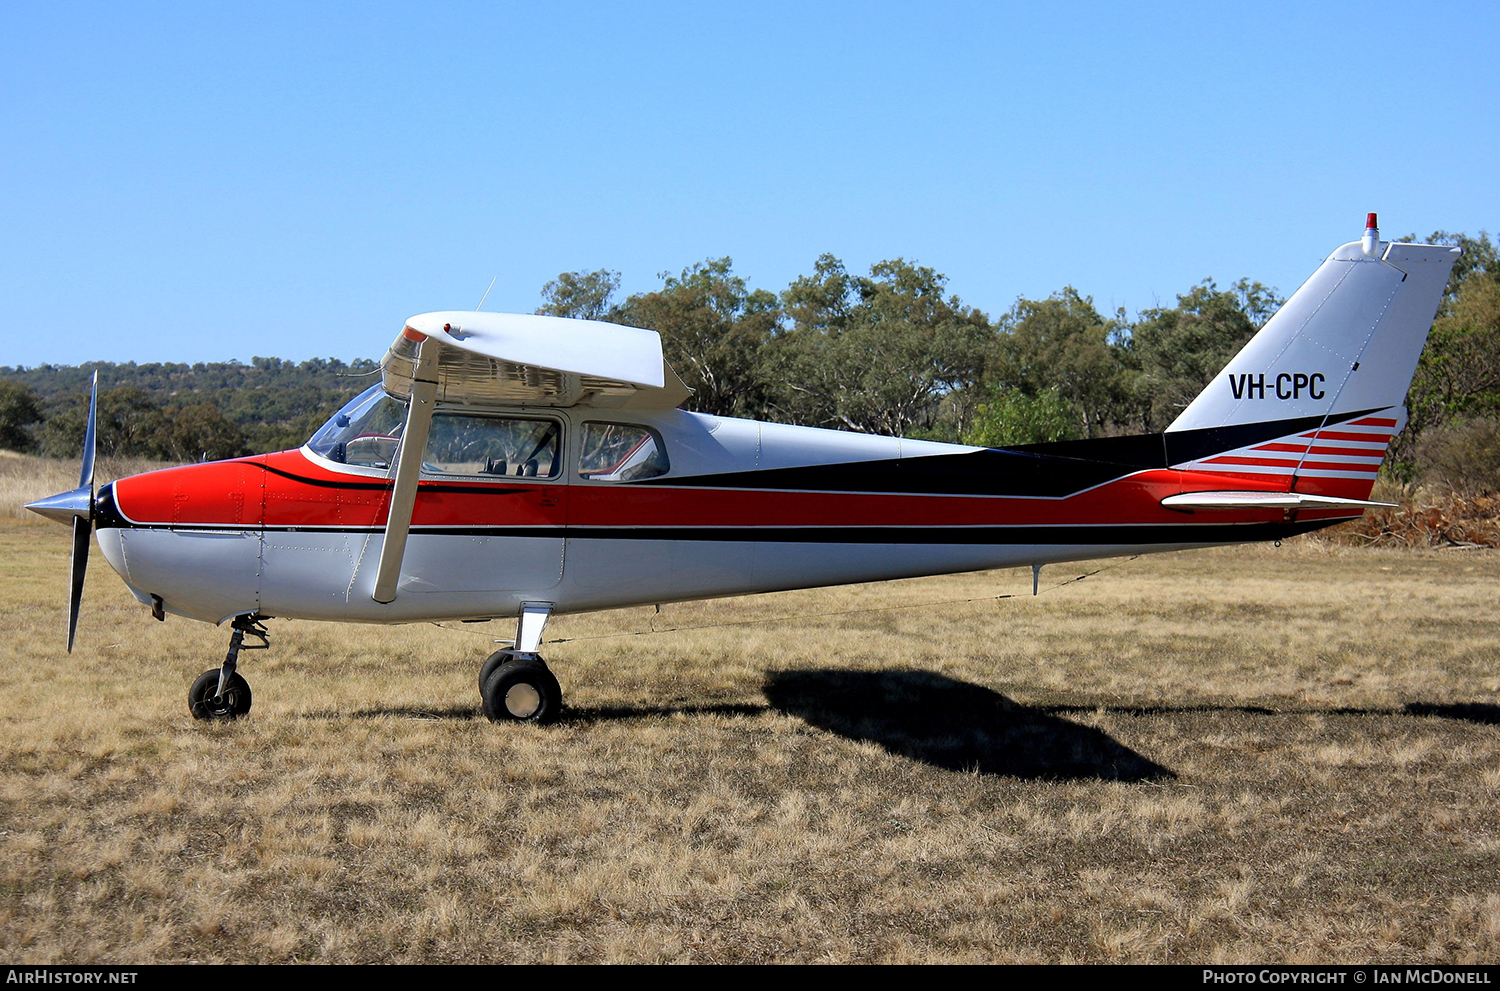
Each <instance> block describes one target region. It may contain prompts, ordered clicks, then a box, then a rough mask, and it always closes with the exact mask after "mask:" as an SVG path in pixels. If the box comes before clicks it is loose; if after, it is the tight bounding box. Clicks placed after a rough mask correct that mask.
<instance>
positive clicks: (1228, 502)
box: [1161, 492, 1396, 509]
mask: <svg viewBox="0 0 1500 991" xmlns="http://www.w3.org/2000/svg"><path fill="white" fill-rule="evenodd" d="M1161 504H1162V505H1163V506H1166V507H1167V508H1168V509H1372V508H1375V507H1378V506H1392V507H1393V506H1395V505H1396V504H1395V503H1392V502H1370V501H1369V500H1367V499H1339V498H1336V497H1334V496H1320V495H1304V494H1303V493H1301V492H1184V493H1183V494H1182V495H1174V496H1167V497H1166V498H1165V499H1163V500H1162V501H1161Z"/></svg>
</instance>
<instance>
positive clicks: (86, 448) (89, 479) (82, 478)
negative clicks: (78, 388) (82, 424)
mask: <svg viewBox="0 0 1500 991" xmlns="http://www.w3.org/2000/svg"><path fill="white" fill-rule="evenodd" d="M98 418H99V373H98V372H95V373H94V384H93V386H92V387H91V388H90V389H89V424H88V428H87V429H86V430H85V431H84V434H83V468H82V470H81V471H79V473H78V487H79V488H80V489H81V488H83V487H84V486H85V485H87V486H89V487H90V489H91V490H92V488H93V485H94V437H95V426H96V424H97V422H98Z"/></svg>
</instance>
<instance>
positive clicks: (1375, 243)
mask: <svg viewBox="0 0 1500 991" xmlns="http://www.w3.org/2000/svg"><path fill="white" fill-rule="evenodd" d="M1359 244H1360V248H1361V249H1363V251H1364V253H1365V254H1367V255H1369V256H1370V257H1371V258H1375V257H1377V256H1378V255H1379V254H1380V224H1379V223H1377V222H1376V220H1375V215H1374V214H1373V213H1371V214H1366V215H1365V236H1364V237H1363V238H1362V239H1361V240H1360V242H1359Z"/></svg>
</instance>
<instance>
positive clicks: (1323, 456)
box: [1179, 413, 1405, 481]
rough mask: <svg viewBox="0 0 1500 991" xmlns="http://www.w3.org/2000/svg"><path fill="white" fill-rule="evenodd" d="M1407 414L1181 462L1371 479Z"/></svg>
mask: <svg viewBox="0 0 1500 991" xmlns="http://www.w3.org/2000/svg"><path fill="white" fill-rule="evenodd" d="M1404 420H1405V414H1404V413H1402V414H1400V415H1399V416H1366V417H1362V418H1361V419H1358V420H1353V421H1351V422H1348V423H1339V424H1335V425H1334V426H1331V427H1325V428H1323V429H1321V430H1309V431H1307V432H1305V433H1300V434H1291V435H1288V436H1286V437H1278V438H1276V439H1275V440H1273V441H1268V442H1266V443H1264V444H1255V445H1253V446H1251V447H1242V448H1238V449H1237V450H1233V451H1225V452H1224V453H1222V454H1215V455H1212V456H1210V457H1207V458H1202V459H1200V460H1197V461H1193V462H1189V463H1188V464H1185V465H1180V466H1179V467H1182V468H1188V469H1193V470H1199V471H1219V472H1234V473H1246V474H1253V475H1285V476H1287V477H1288V478H1290V477H1291V476H1292V475H1298V476H1304V477H1311V478H1358V479H1367V480H1370V481H1373V480H1374V478H1375V475H1376V473H1378V472H1379V471H1380V464H1381V462H1382V461H1384V460H1385V452H1386V448H1388V447H1389V446H1390V443H1391V439H1392V438H1393V437H1395V436H1396V434H1398V433H1399V432H1400V431H1401V427H1402V426H1404Z"/></svg>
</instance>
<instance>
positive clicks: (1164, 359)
mask: <svg viewBox="0 0 1500 991" xmlns="http://www.w3.org/2000/svg"><path fill="white" fill-rule="evenodd" d="M1284 302H1285V300H1283V299H1282V298H1281V297H1280V296H1279V295H1277V293H1276V291H1275V290H1274V289H1268V288H1266V287H1265V286H1263V285H1261V284H1260V283H1259V282H1250V281H1248V280H1246V279H1241V280H1240V281H1238V282H1236V283H1235V284H1234V286H1233V287H1232V288H1230V289H1227V290H1221V289H1219V287H1218V286H1217V285H1215V284H1214V281H1213V280H1212V279H1204V280H1203V281H1202V282H1201V283H1199V284H1198V285H1196V286H1194V287H1193V288H1192V289H1191V290H1189V291H1188V292H1187V293H1186V294H1185V295H1182V296H1178V297H1177V305H1176V306H1174V307H1172V308H1171V309H1166V308H1162V307H1158V308H1155V309H1150V310H1144V311H1142V312H1141V314H1140V315H1139V317H1138V318H1137V320H1136V322H1135V324H1134V325H1133V326H1132V327H1131V328H1130V335H1129V338H1128V343H1127V344H1126V349H1127V351H1128V352H1129V357H1128V358H1127V359H1126V360H1127V364H1129V365H1130V366H1131V367H1132V369H1133V370H1134V371H1135V372H1136V374H1135V375H1134V376H1133V377H1131V379H1130V387H1129V392H1130V401H1131V405H1132V407H1133V409H1132V414H1133V415H1132V419H1133V420H1134V421H1135V423H1136V425H1137V426H1138V429H1140V430H1142V431H1145V432H1153V431H1157V430H1165V429H1166V428H1167V426H1168V425H1169V424H1170V423H1171V422H1172V421H1173V420H1174V419H1176V418H1177V415H1178V414H1179V413H1181V412H1182V410H1183V408H1184V407H1186V406H1187V404H1188V403H1190V402H1192V401H1193V399H1194V398H1195V397H1196V396H1197V395H1198V393H1200V392H1202V391H1203V390H1204V389H1205V388H1206V387H1207V386H1208V384H1209V382H1210V381H1212V380H1213V377H1214V376H1215V375H1217V374H1218V373H1219V371H1220V370H1221V369H1222V368H1223V367H1224V366H1225V365H1227V364H1228V363H1229V359H1230V358H1233V357H1234V356H1235V354H1236V353H1237V352H1238V351H1239V350H1240V348H1242V347H1244V346H1245V344H1246V342H1248V341H1249V340H1250V338H1251V337H1253V336H1254V335H1255V332H1256V331H1257V330H1259V329H1260V327H1261V325H1262V324H1264V323H1265V322H1266V321H1267V320H1269V319H1271V316H1272V315H1273V314H1275V312H1276V311H1277V310H1278V309H1280V308H1281V304H1282V303H1284Z"/></svg>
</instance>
